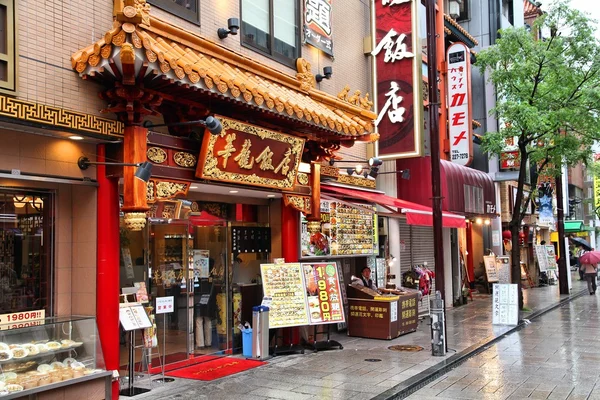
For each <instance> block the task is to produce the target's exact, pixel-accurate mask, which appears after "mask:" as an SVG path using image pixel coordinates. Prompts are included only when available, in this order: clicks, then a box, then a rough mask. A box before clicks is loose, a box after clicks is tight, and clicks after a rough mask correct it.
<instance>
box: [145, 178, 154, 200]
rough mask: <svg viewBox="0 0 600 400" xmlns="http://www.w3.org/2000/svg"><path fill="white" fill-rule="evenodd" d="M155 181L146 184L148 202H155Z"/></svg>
mask: <svg viewBox="0 0 600 400" xmlns="http://www.w3.org/2000/svg"><path fill="white" fill-rule="evenodd" d="M154 190H155V189H154V182H153V181H148V183H147V184H146V202H153V201H155V200H156V198H155V197H154Z"/></svg>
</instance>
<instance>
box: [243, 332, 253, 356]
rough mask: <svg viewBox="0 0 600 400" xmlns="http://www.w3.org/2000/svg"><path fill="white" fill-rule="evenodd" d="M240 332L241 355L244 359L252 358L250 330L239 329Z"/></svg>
mask: <svg viewBox="0 0 600 400" xmlns="http://www.w3.org/2000/svg"><path fill="white" fill-rule="evenodd" d="M241 331H242V355H243V356H244V357H246V358H250V357H252V328H241Z"/></svg>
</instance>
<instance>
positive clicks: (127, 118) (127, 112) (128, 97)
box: [100, 83, 163, 125]
mask: <svg viewBox="0 0 600 400" xmlns="http://www.w3.org/2000/svg"><path fill="white" fill-rule="evenodd" d="M100 98H102V99H104V100H106V101H107V102H108V107H107V108H105V109H103V110H102V112H105V113H110V112H113V113H115V114H117V118H118V119H119V121H121V122H123V123H124V124H126V125H139V124H141V123H142V121H143V119H144V117H145V116H146V115H158V114H159V112H158V107H159V106H160V104H161V103H162V101H163V98H162V97H161V96H159V95H158V94H156V93H155V92H153V93H148V92H146V91H144V89H141V88H139V87H136V86H123V85H122V84H120V83H117V84H116V86H115V87H114V88H110V89H108V90H105V91H104V92H100Z"/></svg>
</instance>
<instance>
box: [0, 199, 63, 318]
mask: <svg viewBox="0 0 600 400" xmlns="http://www.w3.org/2000/svg"><path fill="white" fill-rule="evenodd" d="M51 204H52V203H51V195H50V194H48V193H36V192H22V191H12V190H10V189H0V314H5V313H9V312H20V311H31V310H42V309H43V310H45V311H46V314H47V315H48V314H50V311H51V310H50V305H51V297H50V290H51V270H52V269H51V260H52V257H51V256H52V233H53V232H52V230H53V229H52V227H53V222H52V212H51V211H52V206H51Z"/></svg>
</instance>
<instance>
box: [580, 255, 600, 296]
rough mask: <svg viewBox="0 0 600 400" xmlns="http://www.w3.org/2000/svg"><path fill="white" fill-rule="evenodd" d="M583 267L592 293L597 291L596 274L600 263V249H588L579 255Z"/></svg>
mask: <svg viewBox="0 0 600 400" xmlns="http://www.w3.org/2000/svg"><path fill="white" fill-rule="evenodd" d="M579 262H580V264H581V269H582V270H583V273H584V274H585V279H586V280H587V284H588V290H589V292H590V294H595V293H596V275H597V273H598V263H599V262H600V251H588V252H587V253H585V254H583V255H582V256H581V257H579Z"/></svg>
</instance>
